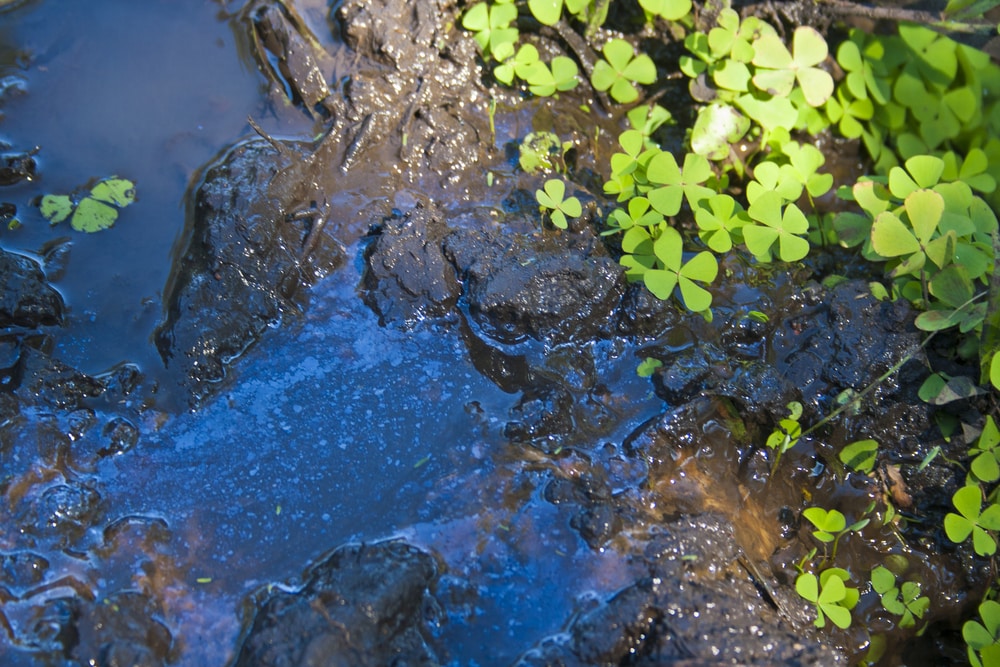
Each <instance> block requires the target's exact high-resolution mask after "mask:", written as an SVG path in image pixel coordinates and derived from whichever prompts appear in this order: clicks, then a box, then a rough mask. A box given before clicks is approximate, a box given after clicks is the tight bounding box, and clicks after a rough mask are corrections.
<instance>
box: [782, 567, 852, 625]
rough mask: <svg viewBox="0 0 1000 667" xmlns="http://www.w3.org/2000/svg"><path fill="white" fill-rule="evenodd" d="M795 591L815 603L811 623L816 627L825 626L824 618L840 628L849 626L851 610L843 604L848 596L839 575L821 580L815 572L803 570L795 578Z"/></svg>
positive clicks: (848, 598) (847, 600)
mask: <svg viewBox="0 0 1000 667" xmlns="http://www.w3.org/2000/svg"><path fill="white" fill-rule="evenodd" d="M824 574H825V573H824ZM821 576H822V575H821ZM853 590H855V591H856V590H857V589H853ZM795 591H796V592H797V593H798V594H799V595H800V596H801V597H802V598H804V599H805V600H807V601H808V602H812V603H813V605H815V607H816V620H815V621H814V623H813V624H814V625H815V626H816V627H817V628H823V627H826V618H829V619H830V620H831V621H832V622H833V624H834V625H836V626H837V627H838V628H840V629H842V630H843V629H846V628H848V627H850V625H851V612H850V609H849V608H848V607H847V606H845V605H846V603H848V602H849V601H850V596H849V594H848V589H847V587H846V586H845V585H844V580H843V579H842V578H841V577H839V576H828V577H827V578H826V581H821V580H820V579H819V578H817V577H816V575H815V574H813V573H811V572H803V573H802V574H800V575H799V576H798V578H796V580H795Z"/></svg>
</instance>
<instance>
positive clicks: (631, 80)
mask: <svg viewBox="0 0 1000 667" xmlns="http://www.w3.org/2000/svg"><path fill="white" fill-rule="evenodd" d="M602 52H603V53H604V59H602V60H598V61H597V64H595V65H594V71H593V73H592V74H591V77H590V82H591V83H592V84H593V86H594V89H595V90H598V91H602V92H603V91H605V90H607V91H610V94H611V97H613V98H614V99H615V100H616V101H618V102H621V103H622V104H628V103H630V102H634V101H635V100H637V99H638V98H639V91H638V90H637V89H636V87H635V85H634V84H636V83H642V84H647V85H648V84H651V83H653V82H654V81H656V65H654V64H653V60H652V59H651V58H650V57H649V56H648V55H646V54H645V53H641V54H639V55H638V56H637V55H636V54H635V49H633V48H632V45H631V44H629V43H628V42H626V41H625V40H624V39H617V38H616V39H612V40H610V41H608V43H607V44H605V45H604V48H603V49H602Z"/></svg>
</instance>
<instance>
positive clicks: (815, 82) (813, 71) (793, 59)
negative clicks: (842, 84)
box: [751, 26, 833, 107]
mask: <svg viewBox="0 0 1000 667" xmlns="http://www.w3.org/2000/svg"><path fill="white" fill-rule="evenodd" d="M753 49H754V57H753V60H752V61H751V62H752V63H753V64H754V65H755V66H756V67H757V72H756V74H754V77H753V83H754V85H755V86H757V88H759V89H760V90H762V91H765V92H767V93H770V94H771V95H774V96H776V97H785V96H787V95H788V94H789V93H790V92H792V87H793V86H794V85H795V82H796V81H797V82H798V84H799V86H800V87H801V88H802V91H803V92H804V93H805V98H806V102H807V103H808V104H809V105H810V106H813V107H818V106H822V105H823V103H825V102H826V101H827V99H829V97H830V95H832V94H833V77H831V76H830V73H829V72H827V71H825V70H822V69H820V68H818V67H816V65H818V64H820V63H821V62H823V61H824V60H826V56H827V54H828V50H827V46H826V40H825V39H823V36H822V35H820V34H819V33H818V32H816V30H815V29H814V28H810V27H808V26H799V27H798V28H796V29H795V34H794V35H792V52H789V51H788V48H787V47H786V46H785V45H784V44H783V43H782V41H781V39H780V38H779V37H777V36H776V35H771V34H765V35H762V36H761V37H759V38H757V39H756V40H755V41H754V43H753Z"/></svg>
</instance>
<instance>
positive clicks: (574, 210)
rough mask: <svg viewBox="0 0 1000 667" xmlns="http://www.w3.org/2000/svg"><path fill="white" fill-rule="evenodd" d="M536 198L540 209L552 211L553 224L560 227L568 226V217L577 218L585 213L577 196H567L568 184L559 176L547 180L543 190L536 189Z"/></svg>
mask: <svg viewBox="0 0 1000 667" xmlns="http://www.w3.org/2000/svg"><path fill="white" fill-rule="evenodd" d="M535 199H536V200H537V201H538V204H539V207H540V210H541V211H542V212H544V211H545V210H546V209H548V210H549V211H551V213H550V217H551V218H552V224H553V225H555V226H556V227H558V228H560V229H566V227H567V226H568V223H567V220H566V218H567V217H569V218H576V217H579V216H580V215H581V214H582V213H583V207H582V206H581V205H580V200H579V199H577V198H576V197H566V184H565V183H563V182H562V181H561V180H560V179H558V178H550V179H549V180H547V181H545V185H544V189H543V190H535Z"/></svg>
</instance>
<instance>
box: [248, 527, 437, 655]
mask: <svg viewBox="0 0 1000 667" xmlns="http://www.w3.org/2000/svg"><path fill="white" fill-rule="evenodd" d="M436 578H437V567H436V564H435V562H434V559H433V558H432V557H431V556H430V555H428V554H426V553H424V552H422V551H420V550H418V549H416V548H415V547H412V546H410V545H407V544H405V543H403V542H399V541H391V542H381V543H377V544H364V545H350V546H345V547H341V548H339V549H337V550H336V551H334V552H333V554H331V555H330V556H329V557H328V558H327V559H326V560H324V561H323V562H321V563H320V564H318V565H316V566H315V567H314V568H313V569H312V571H311V573H310V576H309V579H308V581H307V582H306V585H305V587H304V588H303V589H302V590H301V591H299V592H298V593H285V592H278V593H274V594H272V595H270V596H269V597H268V598H267V599H266V601H265V602H264V603H263V604H262V605H261V607H260V609H258V611H257V614H256V617H255V618H254V621H253V626H252V628H251V629H250V632H249V634H248V635H247V637H246V640H245V641H244V642H243V646H242V647H241V649H240V652H239V657H238V658H237V660H236V663H235V664H236V665H237V667H251V666H254V667H265V666H267V665H275V666H277V665H281V666H285V665H288V666H293V665H297V666H302V667H305V666H306V665H320V664H322V665H331V666H332V665H344V666H345V667H347V666H349V665H350V666H358V667H360V666H363V665H372V666H375V665H388V664H396V665H404V664H405V665H428V666H429V665H436V664H438V661H437V659H436V658H435V657H434V654H433V652H432V651H431V649H430V648H429V646H428V645H427V643H426V641H425V636H428V635H427V628H426V627H425V626H426V625H427V618H426V609H427V605H428V604H429V600H430V593H429V590H428V589H429V587H430V586H431V585H432V584H433V582H434V581H435V579H436Z"/></svg>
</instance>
